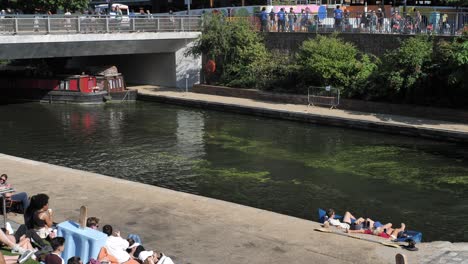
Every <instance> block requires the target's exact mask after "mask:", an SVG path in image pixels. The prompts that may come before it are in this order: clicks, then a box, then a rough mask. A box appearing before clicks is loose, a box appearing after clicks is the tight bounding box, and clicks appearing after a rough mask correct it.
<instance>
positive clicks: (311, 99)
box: [307, 86, 340, 109]
mask: <svg viewBox="0 0 468 264" xmlns="http://www.w3.org/2000/svg"><path fill="white" fill-rule="evenodd" d="M307 102H308V105H309V106H311V105H312V106H316V105H325V106H329V107H330V108H331V109H333V108H336V107H337V106H338V105H339V104H340V89H338V88H336V87H331V86H326V87H316V86H311V87H308V88H307Z"/></svg>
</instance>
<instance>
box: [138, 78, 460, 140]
mask: <svg viewBox="0 0 468 264" xmlns="http://www.w3.org/2000/svg"><path fill="white" fill-rule="evenodd" d="M129 89H136V90H138V94H139V95H144V96H153V97H154V98H156V99H157V98H159V99H166V100H167V99H169V100H170V101H171V102H174V100H179V101H180V102H183V101H185V102H187V105H194V106H200V107H206V105H207V104H212V105H213V107H211V109H216V107H218V108H219V110H223V108H224V110H226V111H233V112H240V111H239V107H240V108H244V109H247V110H248V111H251V112H252V114H259V115H264V116H271V117H278V118H285V119H290V120H303V121H309V122H317V123H323V124H330V125H337V126H345V127H353V128H359V129H367V130H373V131H381V132H390V133H398V134H403V135H414V136H421V137H426V138H433V139H446V140H454V141H462V142H468V124H464V123H453V122H448V121H440V120H431V119H423V118H415V117H405V116H399V115H388V114H374V113H364V112H357V111H348V110H340V109H328V108H324V107H313V106H307V105H298V104H284V103H276V102H265V101H257V100H252V99H244V98H235V97H226V96H218V95H208V94H199V93H191V92H183V91H181V90H174V89H161V88H159V87H158V86H151V85H141V86H132V87H129ZM229 106H231V107H229ZM233 107H235V108H233ZM244 112H245V111H244Z"/></svg>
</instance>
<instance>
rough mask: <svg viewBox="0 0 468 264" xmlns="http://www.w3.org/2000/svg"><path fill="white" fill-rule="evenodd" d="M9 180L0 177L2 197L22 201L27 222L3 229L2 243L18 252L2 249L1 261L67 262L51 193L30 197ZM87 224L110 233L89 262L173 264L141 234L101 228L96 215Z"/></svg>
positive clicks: (72, 261)
mask: <svg viewBox="0 0 468 264" xmlns="http://www.w3.org/2000/svg"><path fill="white" fill-rule="evenodd" d="M7 180H8V175H6V174H3V175H1V176H0V190H1V189H3V190H8V191H10V192H8V193H5V194H3V199H10V200H11V201H13V202H16V203H18V204H20V206H19V210H20V211H22V213H24V223H23V224H20V225H19V227H18V228H17V230H13V228H11V225H10V224H9V223H8V224H6V228H2V229H1V230H0V244H2V245H3V246H6V247H8V248H10V249H11V251H12V253H18V254H19V256H18V255H16V256H5V255H3V254H2V253H1V252H0V264H13V263H20V264H22V263H24V262H25V261H27V260H28V259H30V258H31V259H34V260H37V261H40V262H41V263H44V264H65V260H64V259H62V257H61V255H62V252H63V251H64V249H65V244H66V243H67V241H66V240H65V238H63V237H60V236H58V235H57V224H56V223H55V222H54V213H53V210H52V209H51V208H49V196H48V195H47V194H43V193H40V194H36V195H33V196H31V197H28V195H27V194H26V193H25V192H21V193H15V192H14V191H12V189H13V186H11V185H10V184H8V183H7ZM86 226H87V227H88V228H91V229H94V230H96V232H103V233H104V234H106V235H107V239H106V242H105V245H104V247H102V248H101V250H100V252H99V255H98V256H97V259H90V260H89V262H88V263H89V264H101V263H102V264H157V263H158V264H162V263H164V264H173V261H172V259H171V258H170V257H168V256H166V255H164V254H163V253H161V252H157V251H156V250H147V249H145V247H144V246H143V245H142V244H141V239H140V237H139V236H138V235H130V236H129V237H128V238H127V239H124V238H122V237H121V233H120V231H115V230H114V229H113V227H112V226H111V225H104V226H103V228H102V231H100V230H99V218H97V217H89V218H88V219H87V221H86ZM67 264H83V263H82V260H81V259H80V257H78V256H73V257H71V258H69V259H68V260H67Z"/></svg>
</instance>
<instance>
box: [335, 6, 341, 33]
mask: <svg viewBox="0 0 468 264" xmlns="http://www.w3.org/2000/svg"><path fill="white" fill-rule="evenodd" d="M333 12H334V14H335V28H336V29H338V28H340V27H341V20H343V10H341V9H340V6H339V5H337V6H336V9H335V11H333Z"/></svg>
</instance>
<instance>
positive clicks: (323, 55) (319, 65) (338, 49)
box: [296, 35, 377, 96]
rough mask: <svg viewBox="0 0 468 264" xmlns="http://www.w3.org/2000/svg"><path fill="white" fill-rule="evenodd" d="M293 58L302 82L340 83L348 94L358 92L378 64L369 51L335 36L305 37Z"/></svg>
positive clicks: (318, 84)
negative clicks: (365, 53)
mask: <svg viewBox="0 0 468 264" xmlns="http://www.w3.org/2000/svg"><path fill="white" fill-rule="evenodd" d="M296 61H297V63H298V66H299V69H300V78H301V80H302V81H303V82H304V84H305V85H312V86H326V85H332V86H335V87H340V88H341V89H342V92H343V93H344V94H345V95H347V96H354V95H356V94H359V93H360V89H361V87H362V86H365V85H366V83H367V81H368V79H369V77H370V76H371V74H372V73H373V71H374V70H375V69H376V68H377V66H376V64H375V62H373V61H372V59H371V58H370V57H369V56H368V55H361V54H360V53H359V52H358V50H357V49H356V47H354V46H353V45H352V44H350V43H346V42H344V41H343V40H341V39H339V38H337V36H332V37H324V36H320V35H317V37H316V38H315V39H311V40H307V41H304V42H303V44H302V46H301V48H300V49H299V52H298V53H297V55H296Z"/></svg>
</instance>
